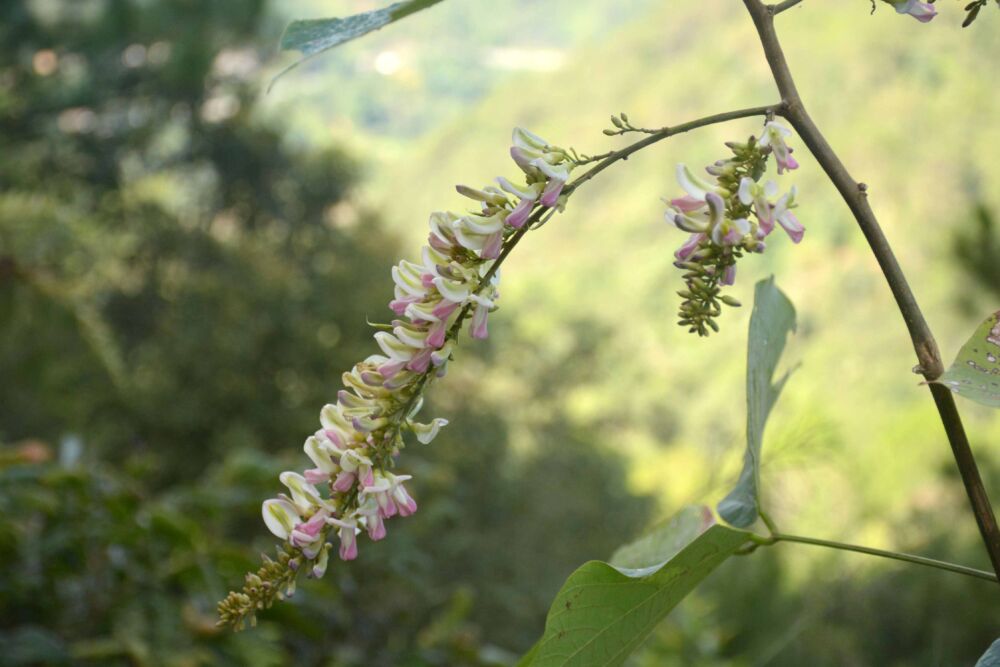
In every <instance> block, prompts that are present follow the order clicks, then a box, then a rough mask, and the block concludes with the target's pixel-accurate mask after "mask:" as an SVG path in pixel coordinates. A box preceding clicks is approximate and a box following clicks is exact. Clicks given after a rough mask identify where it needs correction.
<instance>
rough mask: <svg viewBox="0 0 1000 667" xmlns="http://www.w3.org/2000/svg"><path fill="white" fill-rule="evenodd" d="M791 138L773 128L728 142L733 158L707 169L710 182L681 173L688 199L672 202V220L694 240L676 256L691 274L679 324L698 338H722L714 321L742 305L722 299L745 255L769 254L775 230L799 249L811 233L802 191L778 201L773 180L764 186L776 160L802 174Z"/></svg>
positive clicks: (782, 129) (781, 128)
mask: <svg viewBox="0 0 1000 667" xmlns="http://www.w3.org/2000/svg"><path fill="white" fill-rule="evenodd" d="M790 134H791V131H790V130H789V129H788V128H786V127H784V126H782V125H781V124H779V123H777V122H775V121H773V120H772V121H768V122H767V123H766V124H765V126H764V132H763V134H762V135H761V136H760V137H750V139H749V140H748V141H747V142H746V143H736V142H729V143H727V144H726V145H727V146H728V147H729V149H730V150H731V151H732V153H733V157H731V158H728V159H725V160H719V161H717V162H715V164H712V165H710V166H709V167H706V169H705V171H707V172H708V175H709V177H708V178H701V177H698V176H696V175H695V174H694V173H692V171H691V170H690V169H689V168H688V167H687V166H686V165H683V164H680V165H678V166H677V182H678V183H679V184H680V186H681V188H682V189H683V190H684V191H685V193H686V194H685V195H684V196H683V197H678V198H675V199H671V200H670V201H669V202H667V203H668V206H669V208H668V210H667V213H666V218H667V220H668V221H669V222H671V223H673V224H674V225H675V226H677V227H678V228H679V229H681V230H683V231H685V232H689V233H690V236H689V237H688V240H687V241H685V242H684V244H683V245H681V247H680V248H679V249H678V250H677V252H676V253H674V256H675V257H676V260H677V261H676V262H675V265H676V266H677V267H678V268H681V269H684V270H685V274H684V281H685V289H683V290H680V291H679V292H678V294H679V295H680V296H681V297H683V298H684V301H683V302H682V303H681V307H680V312H679V316H680V320H679V322H678V323H679V324H680V325H681V326H685V327H689V330H690V331H691V332H692V333H697V334H698V335H699V336H707V335H708V334H709V332H710V330H711V331H718V330H719V325H718V324H717V323H716V321H715V320H716V318H717V317H718V316H719V315H720V314H721V313H722V304H726V305H730V306H739V305H740V304H739V302H738V301H736V300H735V299H733V298H731V297H729V296H724V295H720V292H721V289H722V287H723V286H725V285H732V284H733V283H734V281H735V280H736V262H737V260H739V259H740V257H742V256H743V253H744V252H752V253H760V252H764V249H765V247H766V244H765V241H764V240H765V239H766V238H767V236H768V235H769V234H770V233H771V232H772V231H773V230H774V228H775V226H776V225H780V226H781V228H782V229H784V230H785V232H787V233H788V235H789V236H790V237H791V239H792V241H793V242H794V243H798V242H799V241H801V240H802V236H803V234H804V233H805V228H803V226H802V224H801V223H800V222H799V221H798V219H797V218H796V217H795V214H794V213H793V212H792V209H793V208H795V206H796V203H795V194H796V191H795V187H794V186H793V187H792V188H791V190H789V191H788V192H787V193H785V194H784V195H782V196H781V197H777V195H778V186H777V184H776V183H775V182H774V181H767V182H766V183H764V184H761V183H760V180H761V178H762V177H763V175H764V172H765V169H766V167H767V159H768V157H769V156H772V155H773V156H774V160H775V163H776V164H777V167H778V174H783V173H784V172H786V171H790V170H792V169H796V168H798V166H799V165H798V162H796V161H795V158H794V157H792V149H791V148H790V147H789V146H788V144H787V143H786V141H785V140H786V138H787V137H788V136H789V135H790Z"/></svg>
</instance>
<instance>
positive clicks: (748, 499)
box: [719, 276, 795, 528]
mask: <svg viewBox="0 0 1000 667" xmlns="http://www.w3.org/2000/svg"><path fill="white" fill-rule="evenodd" d="M793 331H795V307H794V306H793V305H792V302H791V301H789V300H788V297H787V296H785V295H784V294H783V293H782V291H781V290H780V289H778V287H777V285H775V284H774V276H771V277H770V278H768V279H767V280H762V281H760V282H759V283H757V286H756V288H755V289H754V302H753V313H752V314H751V315H750V335H749V337H748V342H747V448H746V453H745V454H744V455H743V470H742V472H740V476H739V479H738V480H737V481H736V487H735V488H734V489H733V490H732V491H730V492H729V495H727V496H726V497H725V498H723V499H722V502H720V503H719V515H720V516H721V517H722V518H723V519H725V520H726V521H728V522H729V523H730V524H732V525H734V526H736V527H738V528H747V527H749V526H750V525H752V524H753V523H754V522H755V521H756V520H757V518H758V517H759V516H760V456H761V447H762V445H763V441H764V425H765V424H766V423H767V417H768V415H769V414H770V413H771V408H772V407H774V404H775V402H776V401H777V400H778V396H779V395H780V394H781V390H782V388H783V387H784V386H785V382H787V381H788V376H789V375H790V372H789V373H785V375H784V376H782V378H781V379H780V380H778V382H776V383H775V382H772V378H773V377H774V371H775V369H776V368H777V366H778V360H779V359H780V358H781V352H782V350H784V349H785V341H786V340H787V338H788V334H789V332H793Z"/></svg>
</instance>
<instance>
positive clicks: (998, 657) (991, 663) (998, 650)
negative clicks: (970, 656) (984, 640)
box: [976, 639, 1000, 667]
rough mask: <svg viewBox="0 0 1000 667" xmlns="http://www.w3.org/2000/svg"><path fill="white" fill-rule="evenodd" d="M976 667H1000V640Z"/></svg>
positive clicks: (994, 643)
mask: <svg viewBox="0 0 1000 667" xmlns="http://www.w3.org/2000/svg"><path fill="white" fill-rule="evenodd" d="M976 667H1000V639H998V640H996V641H995V642H993V643H992V644H991V645H990V647H989V648H988V649H987V650H986V653H984V654H983V657H981V658H980V659H979V661H978V662H977V663H976Z"/></svg>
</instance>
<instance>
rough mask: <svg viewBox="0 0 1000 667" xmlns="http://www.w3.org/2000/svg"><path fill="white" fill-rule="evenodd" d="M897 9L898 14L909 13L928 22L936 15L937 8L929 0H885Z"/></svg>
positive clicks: (921, 20)
mask: <svg viewBox="0 0 1000 667" xmlns="http://www.w3.org/2000/svg"><path fill="white" fill-rule="evenodd" d="M885 1H886V2H888V3H889V4H890V5H892V6H893V8H894V9H895V10H896V13H897V14H909V15H910V16H912V17H913V18H915V19H917V20H918V21H920V22H921V23H927V22H928V21H930V20H931V19H933V18H934V17H935V16H937V10H936V9H935V8H934V5H932V4H931V3H929V2H921V0H885Z"/></svg>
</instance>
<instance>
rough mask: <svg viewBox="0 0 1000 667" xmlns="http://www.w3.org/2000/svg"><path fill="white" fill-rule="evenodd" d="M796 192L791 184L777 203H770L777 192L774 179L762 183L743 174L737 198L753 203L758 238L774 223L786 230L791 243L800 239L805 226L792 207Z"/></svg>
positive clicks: (772, 226)
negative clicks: (757, 226)
mask: <svg viewBox="0 0 1000 667" xmlns="http://www.w3.org/2000/svg"><path fill="white" fill-rule="evenodd" d="M797 192H798V190H797V188H796V187H795V186H794V185H793V186H792V188H791V190H789V191H788V193H786V194H784V195H782V196H781V198H780V199H779V200H778V201H777V203H772V202H771V199H773V198H774V196H775V195H776V194H777V193H778V185H777V183H775V182H774V181H768V182H767V183H765V184H764V185H761V184H760V183H757V182H755V181H754V180H753V179H752V178H749V177H747V176H744V177H743V178H742V179H741V180H740V189H739V192H738V194H739V198H740V202H742V203H743V204H745V205H747V206H750V205H751V204H752V205H753V207H754V209H753V211H754V215H756V216H757V221H758V224H759V229H760V231H759V233H758V235H759V236H760V238H764V237H765V236H767V235H768V234H770V233H771V230H773V229H774V223H776V222H777V223H778V224H779V225H781V227H782V229H784V230H785V232H787V234H788V236H789V238H791V239H792V242H793V243H798V242H800V241H801V240H802V236H803V235H804V234H805V231H806V230H805V227H803V226H802V223H800V222H799V220H798V218H796V217H795V214H794V213H792V209H793V208H795V206H796V204H795V195H796V193H797Z"/></svg>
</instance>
